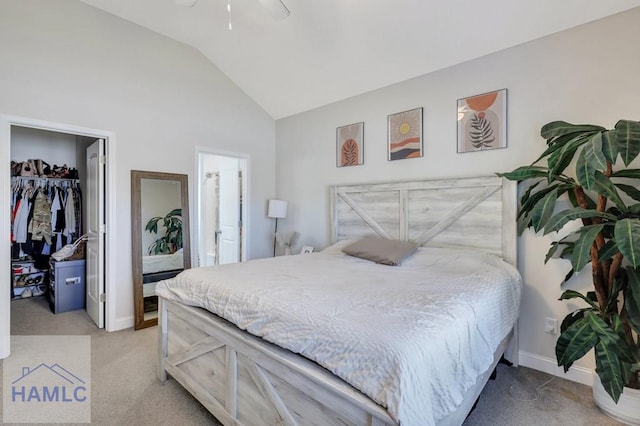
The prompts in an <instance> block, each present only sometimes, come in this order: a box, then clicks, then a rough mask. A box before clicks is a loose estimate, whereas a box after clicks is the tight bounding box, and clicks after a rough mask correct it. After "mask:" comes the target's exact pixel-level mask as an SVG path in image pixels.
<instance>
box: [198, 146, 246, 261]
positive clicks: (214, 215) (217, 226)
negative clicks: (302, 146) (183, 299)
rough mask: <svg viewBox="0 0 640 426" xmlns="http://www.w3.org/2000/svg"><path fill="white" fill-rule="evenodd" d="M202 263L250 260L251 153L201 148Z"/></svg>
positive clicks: (199, 208) (199, 236) (199, 193)
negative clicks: (249, 183) (247, 249)
mask: <svg viewBox="0 0 640 426" xmlns="http://www.w3.org/2000/svg"><path fill="white" fill-rule="evenodd" d="M197 163H198V167H197V170H198V179H197V182H198V209H197V212H198V218H197V223H198V229H199V232H197V233H196V235H197V236H198V238H197V242H196V243H197V247H198V265H199V266H212V265H217V264H225V263H237V262H242V261H244V260H246V258H247V256H246V247H247V244H246V241H247V227H246V224H247V223H248V221H247V220H246V218H247V217H248V210H249V209H248V203H247V200H248V197H247V182H248V164H249V160H248V157H247V156H245V155H243V154H228V153H224V154H222V153H217V152H215V151H204V150H202V149H199V150H198V152H197Z"/></svg>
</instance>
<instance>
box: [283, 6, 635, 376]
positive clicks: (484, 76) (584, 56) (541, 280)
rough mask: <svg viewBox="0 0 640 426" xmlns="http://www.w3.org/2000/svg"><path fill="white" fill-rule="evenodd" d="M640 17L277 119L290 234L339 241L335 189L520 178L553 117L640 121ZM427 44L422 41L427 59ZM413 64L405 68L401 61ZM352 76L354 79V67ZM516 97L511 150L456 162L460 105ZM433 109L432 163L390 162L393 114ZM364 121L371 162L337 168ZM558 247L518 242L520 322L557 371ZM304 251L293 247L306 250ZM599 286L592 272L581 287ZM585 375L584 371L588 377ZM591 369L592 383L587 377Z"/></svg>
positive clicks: (525, 348)
mask: <svg viewBox="0 0 640 426" xmlns="http://www.w3.org/2000/svg"><path fill="white" fill-rule="evenodd" d="M639 22H640V9H635V10H631V11H629V12H626V13H623V14H620V15H615V16H613V17H610V18H607V19H604V20H601V21H597V22H594V23H591V24H587V25H584V26H581V27H578V28H575V29H572V30H569V31H566V32H563V33H558V34H555V35H552V36H549V37H546V38H544V39H540V40H537V41H534V42H530V43H526V44H523V45H520V46H517V47H514V48H511V49H508V50H505V51H502V52H499V53H496V54H493V55H490V56H486V57H482V58H479V59H476V60H473V61H470V62H467V63H464V64H461V65H458V66H454V67H451V68H448V69H445V70H442V71H439V72H434V73H431V74H428V75H424V76H421V77H418V78H415V79H412V80H409V81H405V82H403V83H400V84H396V85H393V86H390V87H387V88H384V89H380V90H376V91H373V92H370V93H366V94H363V95H361V96H357V97H354V98H350V99H347V100H344V101H341V102H338V103H335V104H331V105H327V106H325V107H322V108H319V109H316V110H313V111H310V112H307V113H303V114H299V115H296V116H292V117H289V118H285V119H281V120H278V121H277V122H276V134H277V149H276V153H277V155H276V158H277V167H276V170H277V188H278V191H277V195H278V197H279V198H282V199H284V200H288V201H289V217H288V218H287V219H285V220H283V221H282V223H281V225H282V228H283V229H286V228H288V229H291V230H296V231H298V232H300V234H301V238H300V245H302V244H304V245H313V246H316V247H323V246H325V245H326V244H328V242H329V195H328V186H329V185H331V184H336V183H357V182H367V181H384V180H392V179H397V180H403V179H412V178H419V177H446V176H475V175H487V174H492V173H494V172H500V171H507V170H511V169H513V168H515V167H517V166H519V165H523V164H528V163H530V162H532V161H534V160H535V159H536V158H537V156H538V155H539V154H540V153H541V152H542V151H543V150H544V147H545V144H544V141H543V140H542V139H541V138H540V137H539V131H540V127H541V126H542V125H543V124H545V123H547V122H549V121H553V120H560V119H561V120H566V121H569V122H587V123H595V124H601V125H604V126H607V127H612V126H613V125H614V124H615V123H616V121H617V120H618V119H621V118H627V119H635V120H638V119H640V110H639V109H638V105H640V90H638V76H640V47H638V43H637V40H640V25H638V23H639ZM420 43H428V40H422V41H418V42H417V45H416V47H417V49H418V50H417V52H419V45H420ZM398 66H402V64H398ZM346 72H348V70H346ZM502 88H507V89H508V91H509V92H508V145H509V146H508V148H507V149H498V150H492V151H484V152H476V153H466V154H457V153H456V101H457V99H459V98H463V97H467V96H471V95H475V94H480V93H484V92H487V91H491V90H496V89H502ZM420 106H422V107H424V140H425V143H424V157H423V158H418V159H409V160H399V161H393V162H389V161H387V151H386V134H387V127H386V125H387V115H388V114H391V113H395V112H399V111H405V110H407V109H411V108H415V107H420ZM360 121H364V123H365V124H364V134H365V137H364V165H362V166H355V167H344V168H336V166H335V164H336V158H335V155H336V154H335V151H336V140H335V134H336V127H338V126H343V125H346V124H350V123H356V122H360ZM548 241H549V239H548V238H542V237H539V236H534V235H531V234H530V233H526V234H525V235H524V236H523V237H522V238H521V239H520V241H519V269H520V271H521V273H522V275H523V278H524V282H525V289H524V299H523V305H522V313H521V317H520V318H521V319H520V332H521V337H520V343H521V345H520V349H521V355H522V358H521V361H522V362H523V363H524V364H525V365H529V366H532V367H535V368H539V369H543V370H547V371H550V372H557V371H558V370H557V369H556V367H555V352H554V345H555V337H554V336H551V335H548V334H545V333H544V331H543V322H544V318H545V317H555V318H559V319H561V318H563V317H564V316H565V314H566V313H567V312H568V311H569V310H568V304H567V303H564V302H560V301H558V300H557V299H558V297H559V296H560V293H561V290H560V287H559V284H560V282H561V281H562V279H563V277H564V275H565V273H566V272H567V271H568V270H569V265H567V264H564V263H561V261H552V262H550V264H548V265H546V266H545V265H544V264H543V260H544V256H545V254H546V252H547V249H548ZM295 251H296V250H294V252H295ZM571 286H572V287H574V288H577V289H584V288H590V286H591V284H590V274H589V271H584V272H583V273H582V274H580V276H579V277H577V278H574V279H573V280H572V281H571ZM577 365H578V366H582V367H584V368H586V369H587V370H581V371H578V373H577V375H578V376H579V377H575V378H576V379H577V380H582V379H584V380H585V381H588V380H590V378H589V376H590V375H589V374H588V371H589V369H591V368H592V367H593V361H592V359H585V360H582V361H580V362H578V363H577ZM578 370H580V369H578ZM584 371H586V372H587V374H580V373H581V372H584Z"/></svg>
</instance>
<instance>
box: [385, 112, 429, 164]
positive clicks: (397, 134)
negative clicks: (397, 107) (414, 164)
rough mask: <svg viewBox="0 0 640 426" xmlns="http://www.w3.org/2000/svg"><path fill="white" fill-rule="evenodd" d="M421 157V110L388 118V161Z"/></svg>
mask: <svg viewBox="0 0 640 426" xmlns="http://www.w3.org/2000/svg"><path fill="white" fill-rule="evenodd" d="M421 156H422V108H417V109H414V110H411V111H405V112H401V113H398V114H393V115H390V116H389V160H400V159H404V158H417V157H421Z"/></svg>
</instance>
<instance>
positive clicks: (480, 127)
mask: <svg viewBox="0 0 640 426" xmlns="http://www.w3.org/2000/svg"><path fill="white" fill-rule="evenodd" d="M470 126H471V129H472V130H471V131H470V132H469V139H470V142H471V145H473V147H474V148H475V149H483V148H491V147H492V145H491V144H492V143H493V142H495V140H496V138H495V136H494V135H493V126H491V122H490V121H489V120H487V117H486V115H485V113H484V112H479V113H477V114H473V117H471V123H470Z"/></svg>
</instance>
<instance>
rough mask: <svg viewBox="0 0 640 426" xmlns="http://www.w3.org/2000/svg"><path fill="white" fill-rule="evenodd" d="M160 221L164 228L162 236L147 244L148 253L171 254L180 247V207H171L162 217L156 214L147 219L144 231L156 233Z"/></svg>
mask: <svg viewBox="0 0 640 426" xmlns="http://www.w3.org/2000/svg"><path fill="white" fill-rule="evenodd" d="M160 221H162V226H163V227H164V228H165V232H164V236H162V237H160V238H158V239H157V240H155V241H154V242H153V243H151V245H150V246H149V250H148V251H149V254H172V253H175V252H176V251H178V250H179V249H181V248H182V209H173V210H171V211H170V212H169V213H167V214H166V215H165V216H164V217H161V216H156V217H152V218H151V219H149V221H148V222H147V225H146V226H145V228H144V229H145V231H149V232H151V233H153V234H157V233H158V222H160Z"/></svg>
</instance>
